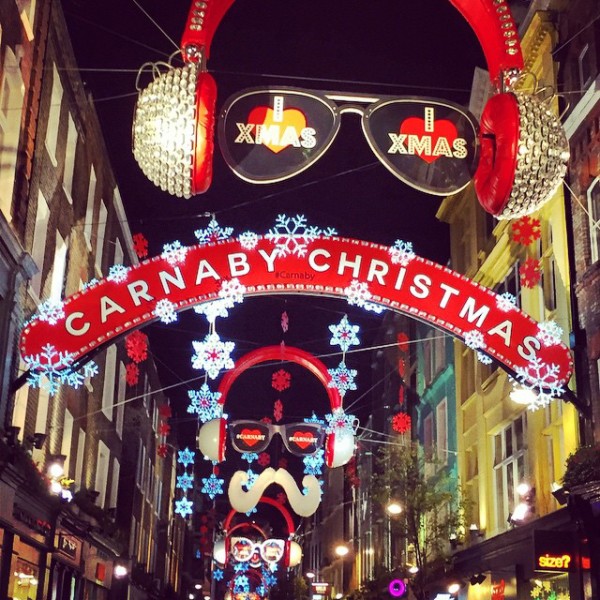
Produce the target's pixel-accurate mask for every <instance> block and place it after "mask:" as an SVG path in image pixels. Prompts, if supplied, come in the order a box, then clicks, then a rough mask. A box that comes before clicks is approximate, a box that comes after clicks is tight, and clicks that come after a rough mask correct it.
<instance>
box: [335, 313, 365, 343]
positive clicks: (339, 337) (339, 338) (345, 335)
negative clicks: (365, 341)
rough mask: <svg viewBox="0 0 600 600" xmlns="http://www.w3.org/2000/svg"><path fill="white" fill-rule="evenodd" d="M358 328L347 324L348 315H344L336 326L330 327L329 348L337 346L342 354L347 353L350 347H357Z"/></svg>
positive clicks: (358, 341)
mask: <svg viewBox="0 0 600 600" xmlns="http://www.w3.org/2000/svg"><path fill="white" fill-rule="evenodd" d="M359 330H360V327H359V326H358V325H352V324H351V323H349V322H348V315H344V316H343V317H342V320H341V321H340V322H339V323H338V324H337V325H330V326H329V331H331V333H332V334H333V336H332V338H331V340H330V341H329V345H330V346H336V345H337V346H339V347H340V348H341V350H342V352H347V351H348V349H349V348H350V346H358V345H359V344H360V340H359V339H358V335H357V334H358V332H359Z"/></svg>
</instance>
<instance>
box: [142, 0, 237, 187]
mask: <svg viewBox="0 0 600 600" xmlns="http://www.w3.org/2000/svg"><path fill="white" fill-rule="evenodd" d="M232 3H233V0H193V1H192V4H191V7H190V10H189V14H188V20H187V24H186V27H185V30H184V34H183V37H182V41H181V57H182V59H183V61H184V66H183V67H175V66H173V65H171V64H170V63H162V62H161V63H156V64H150V63H148V64H146V65H144V66H142V68H141V69H140V73H139V74H138V82H139V78H140V75H141V74H142V73H143V72H144V71H145V70H146V68H147V67H148V66H150V67H151V70H152V74H153V81H152V82H151V83H150V84H149V85H148V86H147V87H146V88H145V89H141V88H140V87H139V85H138V91H139V95H138V99H137V103H136V106H135V114H134V120H133V156H134V158H135V160H136V161H137V163H138V164H139V166H140V168H141V169H142V171H143V173H144V175H146V177H148V179H150V181H152V182H153V183H154V184H155V185H157V186H158V187H160V188H161V189H162V190H164V191H166V192H168V193H169V194H172V195H174V196H178V197H180V198H190V197H191V196H193V195H195V194H201V193H202V192H205V191H206V190H207V189H208V187H209V186H210V183H211V179H212V154H213V146H214V141H213V138H214V110H215V104H216V98H217V86H216V83H215V80H214V79H213V77H212V76H211V75H210V74H209V73H208V72H207V71H206V60H207V59H208V55H209V50H210V43H211V41H212V37H213V35H214V32H215V30H216V27H217V25H218V24H219V22H220V21H221V19H222V17H223V15H224V14H225V12H226V11H227V9H228V8H229V6H230V5H231V4H232ZM178 54H179V53H178Z"/></svg>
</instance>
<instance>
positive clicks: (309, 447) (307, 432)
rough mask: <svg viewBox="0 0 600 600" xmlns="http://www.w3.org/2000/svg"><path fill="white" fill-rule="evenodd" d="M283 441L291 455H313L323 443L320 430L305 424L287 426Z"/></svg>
mask: <svg viewBox="0 0 600 600" xmlns="http://www.w3.org/2000/svg"><path fill="white" fill-rule="evenodd" d="M285 441H286V446H287V449H288V450H289V451H290V452H292V453H293V454H299V455H308V454H314V453H315V452H316V451H317V450H318V449H319V448H320V447H321V443H322V441H323V433H322V429H321V428H320V427H315V426H314V425H307V424H306V423H298V424H293V425H287V426H286V431H285Z"/></svg>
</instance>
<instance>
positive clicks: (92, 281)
mask: <svg viewBox="0 0 600 600" xmlns="http://www.w3.org/2000/svg"><path fill="white" fill-rule="evenodd" d="M99 283H100V281H99V280H98V279H96V278H95V277H92V278H91V279H90V280H89V281H87V282H86V283H84V284H83V289H84V290H87V289H88V288H92V287H94V286H95V285H98V284H99Z"/></svg>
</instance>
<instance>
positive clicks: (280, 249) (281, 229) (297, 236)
mask: <svg viewBox="0 0 600 600" xmlns="http://www.w3.org/2000/svg"><path fill="white" fill-rule="evenodd" d="M335 234H336V231H335V229H333V228H331V227H329V228H327V229H325V230H322V229H319V228H318V227H315V226H314V225H308V222H307V220H306V217H305V216H304V215H296V216H295V217H288V216H286V215H278V216H277V219H276V221H275V226H274V227H273V228H272V229H269V232H268V233H267V234H266V235H265V238H266V239H268V240H270V241H271V242H273V243H274V244H275V248H276V251H277V256H281V257H284V256H288V255H293V256H298V257H302V256H305V255H306V252H307V250H308V246H309V245H310V244H311V243H312V242H314V241H315V239H316V238H317V237H319V236H320V235H323V236H331V235H335Z"/></svg>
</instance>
